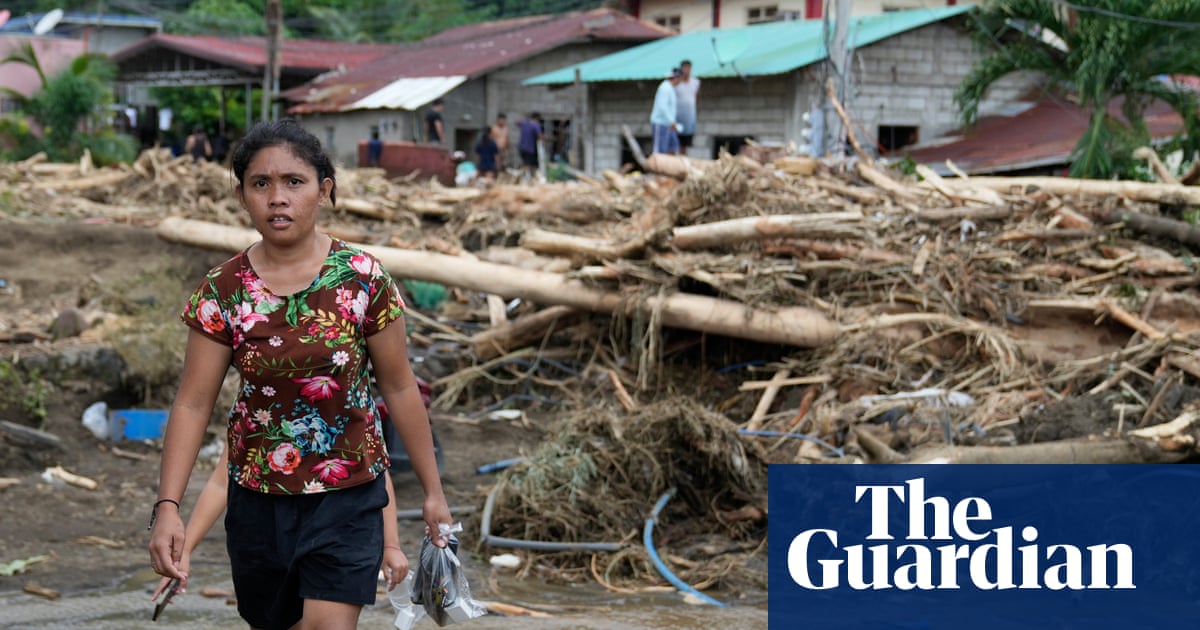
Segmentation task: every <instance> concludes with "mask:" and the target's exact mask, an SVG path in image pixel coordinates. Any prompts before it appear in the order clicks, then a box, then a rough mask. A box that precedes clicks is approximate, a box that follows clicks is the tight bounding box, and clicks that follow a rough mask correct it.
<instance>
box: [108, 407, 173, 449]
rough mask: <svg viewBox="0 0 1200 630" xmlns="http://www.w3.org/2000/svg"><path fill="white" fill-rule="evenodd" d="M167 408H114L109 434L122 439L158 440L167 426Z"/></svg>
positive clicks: (113, 438)
mask: <svg viewBox="0 0 1200 630" xmlns="http://www.w3.org/2000/svg"><path fill="white" fill-rule="evenodd" d="M167 416H168V411H167V410H166V409H114V410H113V411H112V413H111V414H109V426H108V434H109V437H110V438H111V439H112V440H113V441H114V442H120V441H121V440H157V439H158V438H161V437H162V436H163V430H164V429H165V428H166V426H167Z"/></svg>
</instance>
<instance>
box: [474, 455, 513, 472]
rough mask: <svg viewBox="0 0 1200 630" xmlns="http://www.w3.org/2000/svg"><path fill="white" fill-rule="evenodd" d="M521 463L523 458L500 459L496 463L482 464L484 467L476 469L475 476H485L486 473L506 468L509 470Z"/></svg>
mask: <svg viewBox="0 0 1200 630" xmlns="http://www.w3.org/2000/svg"><path fill="white" fill-rule="evenodd" d="M523 461H525V458H524V457H510V458H509V459H502V460H500V461H498V462H495V463H492V464H484V465H482V466H480V467H479V468H476V469H475V474H476V475H486V474H488V473H494V472H500V471H501V470H504V469H506V468H510V467H512V466H515V465H517V464H520V463H521V462H523Z"/></svg>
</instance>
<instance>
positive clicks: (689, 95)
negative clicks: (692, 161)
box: [675, 59, 700, 155]
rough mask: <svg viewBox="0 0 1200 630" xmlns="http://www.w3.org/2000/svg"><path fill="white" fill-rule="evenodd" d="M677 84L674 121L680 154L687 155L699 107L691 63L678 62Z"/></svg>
mask: <svg viewBox="0 0 1200 630" xmlns="http://www.w3.org/2000/svg"><path fill="white" fill-rule="evenodd" d="M679 75H680V76H679V83H678V84H677V85H676V86H675V121H676V122H678V123H679V127H680V130H679V147H680V152H681V153H683V154H684V155H687V150H688V147H690V146H692V138H693V136H695V135H696V111H697V108H698V107H699V106H700V79H697V78H695V77H693V76H692V62H691V61H689V60H687V59H684V60H683V61H681V62H679Z"/></svg>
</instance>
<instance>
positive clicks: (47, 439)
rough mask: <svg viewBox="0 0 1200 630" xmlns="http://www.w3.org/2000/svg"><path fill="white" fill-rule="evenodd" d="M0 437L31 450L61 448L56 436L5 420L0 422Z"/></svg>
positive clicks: (61, 442)
mask: <svg viewBox="0 0 1200 630" xmlns="http://www.w3.org/2000/svg"><path fill="white" fill-rule="evenodd" d="M0 437H3V438H5V439H6V440H8V441H9V442H13V443H14V444H20V445H23V446H28V447H32V448H55V449H61V448H63V441H62V438H60V437H58V436H57V435H54V434H53V433H50V432H48V431H42V430H40V429H35V428H33V427H27V426H25V425H23V424H17V423H15V422H9V421H7V420H0Z"/></svg>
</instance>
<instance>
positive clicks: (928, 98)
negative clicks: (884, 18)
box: [847, 22, 1039, 141]
mask: <svg viewBox="0 0 1200 630" xmlns="http://www.w3.org/2000/svg"><path fill="white" fill-rule="evenodd" d="M952 24H953V23H952V22H940V23H937V24H930V25H929V26H925V27H922V28H920V29H916V30H913V31H909V32H907V33H903V34H901V35H898V36H896V37H893V38H890V39H887V40H884V41H881V42H878V43H876V44H874V45H872V46H869V47H867V48H863V49H860V50H859V51H858V52H857V55H856V57H857V59H856V60H855V63H854V67H855V69H856V71H857V73H856V75H855V80H856V85H855V88H854V89H853V90H852V94H851V97H850V98H849V99H847V100H848V103H847V104H848V106H849V107H850V108H851V109H852V111H853V112H854V115H855V117H856V118H857V119H858V120H859V121H860V122H861V123H862V126H863V127H864V128H865V129H866V131H867V132H868V133H870V134H872V136H873V135H875V134H876V133H877V132H878V127H879V126H880V125H889V126H913V127H918V128H919V133H920V140H922V141H924V140H931V139H933V138H936V137H938V136H942V135H945V134H947V133H950V132H951V131H953V130H955V129H957V128H958V127H959V126H960V124H959V120H960V119H959V113H958V109H957V108H956V107H955V105H954V92H955V91H956V90H957V89H958V86H959V84H960V83H962V80H963V78H964V77H965V76H966V75H967V73H968V72H970V70H971V67H972V66H973V65H974V64H975V63H976V62H978V61H979V59H980V58H981V56H980V54H979V52H978V51H977V50H976V48H975V45H974V43H973V42H972V40H971V38H970V37H969V36H968V34H967V33H966V32H965V31H962V30H959V29H958V28H955V27H954V26H953V25H952ZM1038 84H1039V81H1038V77H1037V76H1036V75H1032V74H1018V75H1010V76H1009V77H1007V78H1005V79H1003V80H1001V81H1000V82H998V83H996V84H995V85H994V86H993V87H992V89H991V90H990V91H989V93H988V94H987V96H986V99H985V101H984V102H983V103H982V104H981V113H987V112H989V111H998V110H1001V109H1003V108H1004V107H1005V106H1008V105H1011V104H1012V103H1014V102H1018V101H1023V100H1029V99H1030V97H1033V96H1036V94H1035V92H1036V88H1037V85H1038Z"/></svg>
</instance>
